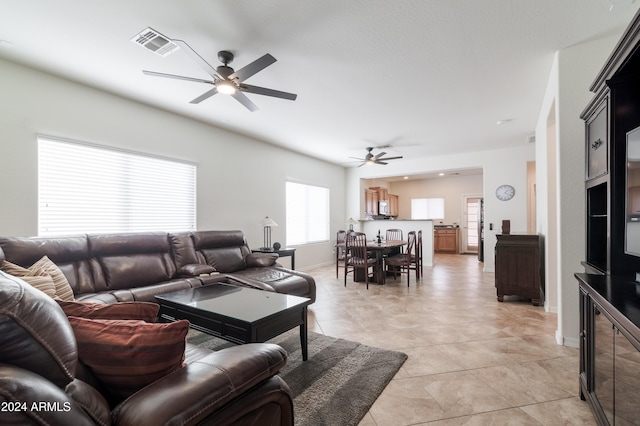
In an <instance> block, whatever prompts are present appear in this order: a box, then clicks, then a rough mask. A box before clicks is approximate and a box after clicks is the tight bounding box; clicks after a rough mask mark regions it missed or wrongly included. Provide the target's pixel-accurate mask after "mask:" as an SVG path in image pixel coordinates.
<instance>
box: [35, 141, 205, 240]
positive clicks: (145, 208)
mask: <svg viewBox="0 0 640 426" xmlns="http://www.w3.org/2000/svg"><path fill="white" fill-rule="evenodd" d="M38 172H39V177H38V210H39V211H38V213H39V214H38V234H39V235H41V236H48V235H60V234H74V233H103V232H142V231H167V232H175V231H188V230H194V229H195V225H196V166H195V165H194V164H188V163H184V162H179V161H174V160H167V159H162V158H158V157H151V156H145V155H139V154H133V153H130V152H125V151H118V150H114V149H107V148H101V147H97V146H93V145H86V144H80V143H72V142H63V141H58V140H51V139H46V138H42V137H39V138H38Z"/></svg>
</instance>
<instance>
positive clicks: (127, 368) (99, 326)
mask: <svg viewBox="0 0 640 426" xmlns="http://www.w3.org/2000/svg"><path fill="white" fill-rule="evenodd" d="M69 322H70V323H71V326H72V327H73V332H74V334H75V336H76V340H77V342H78V356H79V358H80V361H82V363H83V364H85V365H86V366H87V367H89V369H90V370H91V371H92V372H93V374H94V375H95V376H96V377H97V378H98V380H100V381H101V382H102V383H103V384H104V386H105V388H106V389H107V390H108V392H109V393H110V394H111V395H112V396H113V397H114V400H113V402H118V401H121V400H123V399H125V398H127V397H129V396H131V395H133V394H134V393H135V392H137V391H138V390H140V389H142V388H143V387H145V386H147V385H148V384H150V383H152V382H154V381H156V380H158V379H160V378H161V377H164V376H165V375H167V374H169V373H170V372H172V371H174V370H176V369H178V368H180V367H182V365H183V361H184V356H185V355H184V353H185V344H186V343H185V341H186V336H187V332H188V331H189V321H186V320H181V321H176V322H172V323H168V324H149V323H146V322H144V321H137V320H102V319H87V318H80V317H69Z"/></svg>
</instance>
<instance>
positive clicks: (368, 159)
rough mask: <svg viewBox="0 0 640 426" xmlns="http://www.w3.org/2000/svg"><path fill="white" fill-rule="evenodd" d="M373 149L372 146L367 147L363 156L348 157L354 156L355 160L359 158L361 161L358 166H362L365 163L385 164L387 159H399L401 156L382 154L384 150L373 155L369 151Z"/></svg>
mask: <svg viewBox="0 0 640 426" xmlns="http://www.w3.org/2000/svg"><path fill="white" fill-rule="evenodd" d="M371 151H373V147H372V146H370V147H367V155H366V156H365V157H364V158H358V157H349V158H354V159H356V160H360V161H362V164H360V165H359V166H358V167H362V166H364V165H365V164H381V165H383V166H384V165H386V164H387V161H388V160H399V159H400V158H402V156H401V155H400V156H397V157H385V156H384V155H385V154H386V152H384V151H383V152H381V153H380V154H377V155H373V153H372V152H371Z"/></svg>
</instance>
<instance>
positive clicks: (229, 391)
mask: <svg viewBox="0 0 640 426" xmlns="http://www.w3.org/2000/svg"><path fill="white" fill-rule="evenodd" d="M286 362H287V353H286V351H285V350H284V349H282V348H281V347H280V346H278V345H274V344H269V343H250V344H246V345H240V346H233V347H230V348H227V349H223V350H220V351H217V352H213V353H211V354H210V355H207V356H206V357H204V358H201V359H199V360H197V361H195V362H193V363H191V364H188V365H186V366H185V367H184V368H181V369H179V370H176V371H174V372H173V373H171V374H168V375H167V376H165V377H163V378H162V379H160V380H157V381H155V382H154V383H152V384H150V385H149V386H146V387H145V388H144V389H142V390H140V391H138V392H136V393H135V394H133V395H132V396H131V397H129V398H127V399H126V400H125V401H123V402H122V403H120V404H119V405H118V406H117V407H116V408H115V409H114V410H113V412H112V417H113V419H114V423H115V424H120V425H160V424H181V425H189V424H197V423H199V422H201V421H202V420H203V419H205V418H207V417H209V416H210V415H211V414H212V413H214V412H216V411H217V410H219V409H220V408H222V407H223V406H225V405H226V404H228V403H229V402H231V401H233V400H234V399H235V398H238V397H239V396H240V395H242V394H243V393H245V392H247V391H248V390H250V389H251V388H253V387H254V386H256V385H258V384H260V383H261V382H263V381H265V380H267V379H269V378H270V377H272V376H274V375H275V374H276V373H278V371H280V369H281V368H282V367H283V366H284V365H285V364H286Z"/></svg>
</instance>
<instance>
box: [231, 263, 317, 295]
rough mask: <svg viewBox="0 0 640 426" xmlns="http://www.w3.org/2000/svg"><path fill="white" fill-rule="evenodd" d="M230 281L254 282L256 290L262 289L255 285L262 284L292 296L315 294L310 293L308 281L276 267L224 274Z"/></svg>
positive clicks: (293, 272)
mask: <svg viewBox="0 0 640 426" xmlns="http://www.w3.org/2000/svg"><path fill="white" fill-rule="evenodd" d="M226 275H227V277H229V278H231V280H235V281H238V282H240V283H243V284H246V285H251V283H252V282H256V285H255V287H256V288H262V289H265V288H264V287H261V286H260V285H258V284H257V283H264V284H266V285H268V286H269V287H271V288H272V289H273V291H275V292H276V293H285V294H291V295H294V296H302V297H309V298H311V296H312V295H313V296H314V298H315V294H314V292H313V291H312V288H311V285H310V284H309V281H307V280H306V279H305V278H304V276H301V274H298V273H295V271H291V270H288V269H285V268H278V267H262V268H248V269H245V270H243V271H237V272H234V273H232V274H226Z"/></svg>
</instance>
